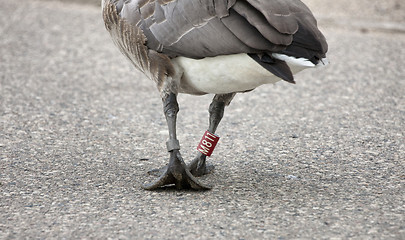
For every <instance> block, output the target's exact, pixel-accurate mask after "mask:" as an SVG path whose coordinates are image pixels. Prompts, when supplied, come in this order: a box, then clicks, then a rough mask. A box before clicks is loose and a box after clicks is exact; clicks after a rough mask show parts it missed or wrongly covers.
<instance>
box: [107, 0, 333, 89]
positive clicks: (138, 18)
mask: <svg viewBox="0 0 405 240" xmlns="http://www.w3.org/2000/svg"><path fill="white" fill-rule="evenodd" d="M103 1H106V3H104V5H105V6H106V7H105V10H104V20H105V21H106V26H107V29H109V30H110V33H111V34H112V36H113V39H115V42H116V44H117V45H118V46H119V47H120V49H121V51H122V52H123V53H124V55H126V56H127V57H128V58H129V59H130V60H131V61H132V62H133V63H134V65H135V66H136V67H137V68H140V69H141V70H142V71H143V72H145V73H146V74H147V75H149V76H150V77H151V78H154V79H159V76H157V75H159V74H160V75H162V74H165V75H167V76H170V75H171V73H172V71H173V66H172V65H171V63H170V59H173V58H176V57H187V58H193V59H202V58H207V57H215V56H220V55H232V54H240V53H246V54H249V56H250V57H252V58H253V59H254V60H255V61H256V62H258V63H259V64H260V65H261V66H263V67H264V68H265V69H267V70H268V71H270V72H272V73H273V74H275V75H276V76H278V77H280V78H282V79H284V80H286V81H289V82H294V79H293V76H292V74H291V71H290V70H289V67H288V66H287V65H286V64H285V63H283V61H284V60H282V59H277V57H276V56H281V55H282V56H284V55H286V56H291V57H294V58H298V59H301V58H304V59H307V60H309V61H311V62H312V63H313V64H314V65H317V64H318V62H320V61H321V60H322V58H324V57H325V54H326V51H327V43H326V40H325V37H324V36H323V35H322V33H321V32H320V31H319V29H318V28H317V22H316V20H315V18H314V16H313V15H312V13H311V11H310V10H309V9H308V7H306V5H305V4H304V3H302V2H301V1H299V0H214V1H213V0H103ZM113 8H114V9H113ZM110 15H111V16H110ZM131 44H134V45H135V46H131ZM151 56H154V57H153V59H159V61H158V63H154V62H153V59H152V58H151ZM263 57H264V58H263ZM169 58H170V59H169ZM263 59H272V60H270V61H268V60H263ZM287 59H288V58H287ZM162 62H163V63H164V67H163V68H162V67H161V68H158V67H156V64H161V63H162ZM148 64H149V65H148ZM151 65H153V66H151ZM151 69H156V71H158V72H150V70H151Z"/></svg>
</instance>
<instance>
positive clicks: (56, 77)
mask: <svg viewBox="0 0 405 240" xmlns="http://www.w3.org/2000/svg"><path fill="white" fill-rule="evenodd" d="M0 3H1V5H2V7H1V8H0V32H1V36H2V37H1V39H0V62H1V64H0V81H1V82H0V102H1V108H0V114H1V115H0V121H1V125H0V154H1V155H0V157H1V159H0V184H1V185H0V219H1V221H0V239H21V238H96V239H106V238H114V239H117V238H119V239H140V238H141V239H152V238H153V239H195V238H203V239H206V238H215V239H225V238H226V239H275V238H278V239H291V238H300V239H302V238H315V239H331V238H334V239H346V238H356V239H369V238H376V239H404V238H405V229H404V226H405V224H404V216H405V211H404V208H405V207H404V190H405V189H404V182H405V169H404V156H405V144H404V129H405V100H404V96H405V81H404V80H405V71H404V68H403V66H402V64H403V63H404V62H405V54H404V49H405V35H403V34H397V33H382V32H359V31H357V30H356V31H351V30H348V29H339V28H335V27H333V26H323V30H324V32H325V34H326V36H327V38H328V40H329V44H330V53H329V58H330V61H331V63H332V64H331V65H330V67H328V68H324V69H319V70H316V71H308V72H303V73H302V74H300V75H299V76H298V77H297V82H298V83H297V84H296V85H291V84H287V83H279V84H276V85H274V86H273V85H268V86H263V87H260V88H258V89H256V90H255V91H253V92H250V93H246V94H239V95H237V96H236V98H235V100H234V101H233V103H232V104H231V106H229V107H228V108H227V110H226V113H225V117H224V120H223V122H222V123H221V125H220V127H219V129H218V133H219V134H220V135H221V137H222V138H221V142H220V143H219V145H218V147H217V149H216V152H215V153H214V154H213V157H212V158H211V159H210V162H212V163H214V164H215V165H216V170H215V172H214V173H213V174H212V175H210V176H207V177H203V178H202V181H204V182H207V183H210V184H213V185H214V186H215V187H214V189H213V190H211V191H207V192H190V191H180V192H178V191H173V190H168V191H156V192H149V191H144V190H142V189H141V188H140V184H141V183H143V182H144V181H148V180H150V179H151V177H149V176H147V175H146V174H145V173H146V171H147V170H148V169H151V168H155V167H159V166H161V165H163V164H165V163H166V161H167V157H168V156H167V153H166V152H165V145H164V143H165V141H166V138H167V130H166V124H165V121H164V117H163V114H162V111H161V102H160V99H159V95H158V93H157V91H156V90H155V88H154V86H153V84H152V83H151V82H150V81H149V80H147V79H145V77H144V76H143V75H141V74H139V73H137V72H136V71H135V70H134V69H133V67H132V66H131V65H130V64H129V63H128V62H127V61H126V60H125V58H124V57H122V56H121V54H120V53H119V52H118V51H117V50H116V48H115V47H114V46H113V45H112V43H111V41H110V39H109V36H108V33H107V32H106V31H105V30H104V26H103V23H102V21H101V18H100V10H99V9H98V8H94V7H92V6H82V5H75V4H62V3H54V2H37V1H28V0H21V1H5V0H0ZM211 97H212V96H202V97H195V96H186V95H182V96H180V98H179V103H180V107H181V111H180V113H179V126H181V127H179V133H178V134H179V138H180V141H181V143H182V149H183V156H184V157H185V159H186V160H190V159H191V157H192V156H194V154H195V147H196V144H197V143H198V141H199V137H201V135H202V133H203V131H204V129H205V128H206V125H207V124H208V123H207V121H208V119H207V117H208V114H207V107H208V105H209V103H210V98H211Z"/></svg>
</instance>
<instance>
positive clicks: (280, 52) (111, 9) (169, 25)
mask: <svg viewBox="0 0 405 240" xmlns="http://www.w3.org/2000/svg"><path fill="white" fill-rule="evenodd" d="M102 15H103V20H104V23H105V27H106V29H107V30H108V32H109V33H110V35H111V38H112V40H113V42H114V43H115V45H116V46H117V47H118V48H119V50H120V51H121V52H122V54H123V55H124V56H126V57H127V58H128V59H129V60H130V61H131V62H132V64H133V65H134V66H135V68H136V69H138V70H140V71H141V72H143V73H144V74H145V75H146V76H147V77H148V78H149V79H151V80H152V81H154V82H155V84H156V87H157V89H158V91H159V93H160V97H161V98H162V103H163V112H164V114H165V118H166V122H167V126H168V131H169V140H168V141H167V142H166V146H167V151H168V152H169V163H168V165H167V166H166V167H163V168H161V169H160V174H159V175H158V177H157V179H156V180H154V181H152V182H151V183H146V184H144V185H142V187H143V188H144V189H147V190H154V189H159V188H162V187H167V186H169V185H171V186H173V185H174V186H175V187H176V188H177V189H195V190H206V189H210V188H211V187H212V186H209V185H207V184H203V183H201V181H199V180H198V179H197V177H199V176H202V175H204V174H208V173H210V172H211V171H212V169H213V166H211V165H209V164H207V163H206V159H207V156H209V154H207V152H206V151H203V150H207V149H202V150H201V149H200V151H199V152H197V156H196V157H195V158H194V159H193V160H192V161H191V162H190V164H189V165H186V163H185V162H184V160H183V158H182V156H181V154H180V143H179V141H178V139H177V135H176V118H177V113H178V111H179V105H178V102H177V96H178V94H179V93H184V94H192V95H203V94H214V97H213V100H212V102H211V104H210V106H209V110H208V111H209V126H208V130H207V132H206V133H207V134H209V136H211V138H217V137H218V136H217V135H215V132H216V129H217V127H218V124H219V123H220V121H221V119H222V117H223V115H224V109H225V107H226V106H228V105H229V104H230V103H231V101H232V99H233V98H234V96H235V94H237V93H244V92H249V91H251V90H253V89H255V88H257V87H259V86H260V85H263V84H270V83H275V82H278V81H281V80H284V81H287V82H289V83H295V80H294V74H296V73H298V72H300V71H302V70H304V69H306V68H316V67H319V66H324V65H327V64H328V61H327V58H326V52H327V50H328V45H327V42H326V39H325V37H324V35H323V34H322V33H321V32H320V30H319V29H318V27H317V21H316V19H315V17H314V16H313V14H312V12H311V11H310V9H309V8H308V7H307V6H306V5H305V4H304V3H303V2H301V1H300V0H102ZM211 140H212V139H211ZM206 143H207V142H206ZM207 145H208V144H207ZM209 145H213V143H209ZM209 147H211V146H209Z"/></svg>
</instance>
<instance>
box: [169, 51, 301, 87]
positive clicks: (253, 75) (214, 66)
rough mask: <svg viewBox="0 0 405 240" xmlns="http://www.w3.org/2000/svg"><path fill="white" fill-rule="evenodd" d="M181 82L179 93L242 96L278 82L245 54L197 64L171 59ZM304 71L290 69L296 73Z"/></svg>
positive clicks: (276, 78) (212, 58) (191, 60)
mask: <svg viewBox="0 0 405 240" xmlns="http://www.w3.org/2000/svg"><path fill="white" fill-rule="evenodd" d="M172 62H173V64H174V66H175V68H176V71H177V73H178V74H182V76H181V77H180V76H178V78H181V80H180V89H179V92H183V93H191V94H193V93H194V94H196V93H214V94H223V93H230V92H243V91H247V90H251V89H254V88H256V87H258V86H260V85H262V84H268V83H276V82H278V81H280V80H281V79H280V78H278V77H276V76H274V75H273V74H272V73H271V72H269V71H267V70H266V69H265V68H263V67H262V66H260V65H259V64H258V63H257V62H256V61H254V60H253V59H252V58H251V57H249V56H248V55H247V54H244V53H243V54H234V55H224V56H217V57H208V58H203V59H200V60H196V59H191V58H186V57H177V58H174V59H172ZM302 69H304V68H299V69H296V68H291V70H292V72H293V73H296V72H298V71H300V70H302Z"/></svg>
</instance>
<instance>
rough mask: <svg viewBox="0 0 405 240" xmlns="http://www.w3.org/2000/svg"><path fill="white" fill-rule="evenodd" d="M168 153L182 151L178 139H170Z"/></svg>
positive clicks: (167, 144)
mask: <svg viewBox="0 0 405 240" xmlns="http://www.w3.org/2000/svg"><path fill="white" fill-rule="evenodd" d="M166 146H167V151H168V152H170V151H173V150H180V142H179V140H177V139H170V140H168V141H167V142H166Z"/></svg>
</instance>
